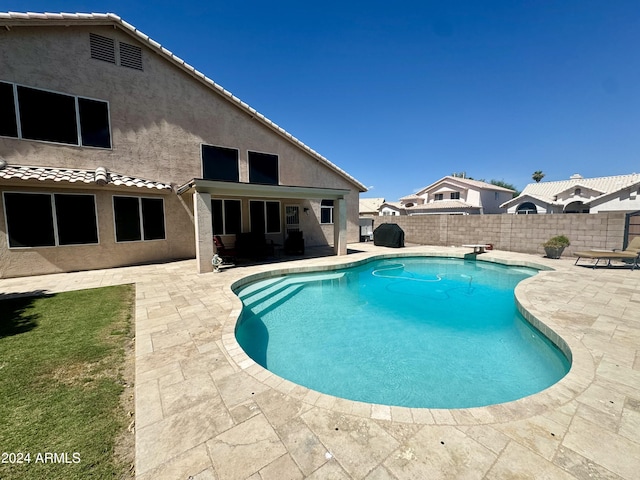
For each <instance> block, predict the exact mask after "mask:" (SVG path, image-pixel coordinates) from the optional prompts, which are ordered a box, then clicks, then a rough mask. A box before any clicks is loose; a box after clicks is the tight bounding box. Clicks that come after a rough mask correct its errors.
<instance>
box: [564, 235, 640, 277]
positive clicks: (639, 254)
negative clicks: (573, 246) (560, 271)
mask: <svg viewBox="0 0 640 480" xmlns="http://www.w3.org/2000/svg"><path fill="white" fill-rule="evenodd" d="M573 255H574V256H576V257H578V259H577V260H576V263H575V265H577V264H578V262H579V261H580V259H581V258H591V259H595V261H596V262H595V263H594V264H593V268H596V266H597V265H598V263H599V262H600V260H607V267H609V266H611V260H620V261H622V262H628V263H630V264H631V270H634V269H635V268H636V267H640V265H639V264H638V261H639V260H640V237H634V238H633V240H631V242H629V245H627V248H625V249H624V250H620V249H613V250H583V251H581V252H574V254H573Z"/></svg>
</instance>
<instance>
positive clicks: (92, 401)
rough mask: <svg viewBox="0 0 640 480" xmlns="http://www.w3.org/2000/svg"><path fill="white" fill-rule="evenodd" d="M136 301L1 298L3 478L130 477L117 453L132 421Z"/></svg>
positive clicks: (98, 294)
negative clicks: (129, 355)
mask: <svg viewBox="0 0 640 480" xmlns="http://www.w3.org/2000/svg"><path fill="white" fill-rule="evenodd" d="M133 292H134V288H133V286H131V285H122V286H116V287H108V288H98V289H92V290H82V291H78V292H67V293H60V294H55V295H49V296H40V297H30V298H18V299H9V300H2V295H0V421H1V426H0V455H2V458H0V478H1V479H10V478H16V479H23V478H28V479H46V480H51V479H65V480H68V479H76V478H77V479H87V478H95V479H106V478H116V479H117V478H126V476H127V475H128V473H127V471H128V467H129V465H127V464H126V463H125V462H124V461H123V460H122V459H119V458H116V457H115V456H114V445H115V442H116V438H117V436H118V435H119V434H120V435H122V433H123V431H125V430H126V428H127V425H128V424H129V423H130V421H131V419H130V418H129V417H128V416H127V412H126V411H125V409H124V407H123V406H122V405H121V404H120V395H121V394H122V392H123V390H124V386H123V377H122V372H123V367H124V360H125V346H126V345H127V344H128V343H130V342H131V336H132V334H131V329H132V328H131V323H132V322H131V319H132V311H133V302H134V294H133ZM129 435H131V434H129ZM27 454H29V457H27V456H26V455H27ZM20 460H21V461H22V463H18V462H19V461H20Z"/></svg>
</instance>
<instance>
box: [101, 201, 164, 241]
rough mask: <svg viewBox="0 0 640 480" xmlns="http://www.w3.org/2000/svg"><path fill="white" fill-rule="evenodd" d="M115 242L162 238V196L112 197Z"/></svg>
mask: <svg viewBox="0 0 640 480" xmlns="http://www.w3.org/2000/svg"><path fill="white" fill-rule="evenodd" d="M113 214H114V218H115V224H116V242H136V241H140V240H164V238H165V228H164V201H163V200H162V198H139V197H117V196H114V197H113Z"/></svg>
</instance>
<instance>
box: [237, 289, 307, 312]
mask: <svg viewBox="0 0 640 480" xmlns="http://www.w3.org/2000/svg"><path fill="white" fill-rule="evenodd" d="M302 288H303V286H302V285H288V286H283V287H282V288H280V289H278V290H277V291H276V292H274V293H273V294H271V295H269V296H268V297H263V299H262V300H261V301H260V300H258V301H255V302H252V304H251V305H248V304H245V308H248V309H249V310H250V311H251V313H252V314H253V315H261V314H264V313H267V311H268V310H271V309H272V308H275V307H277V306H278V305H279V304H280V303H282V302H283V301H285V300H287V299H289V298H291V297H293V296H294V295H295V294H296V293H298V292H299V291H300V290H302Z"/></svg>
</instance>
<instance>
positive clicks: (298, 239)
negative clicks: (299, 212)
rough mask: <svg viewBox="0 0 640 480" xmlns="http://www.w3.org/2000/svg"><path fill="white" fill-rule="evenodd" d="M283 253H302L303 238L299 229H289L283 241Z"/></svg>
mask: <svg viewBox="0 0 640 480" xmlns="http://www.w3.org/2000/svg"><path fill="white" fill-rule="evenodd" d="M284 253H286V254H287V255H304V238H303V236H302V232H301V231H299V230H298V231H291V232H289V234H288V235H287V238H286V239H285V241H284Z"/></svg>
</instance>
